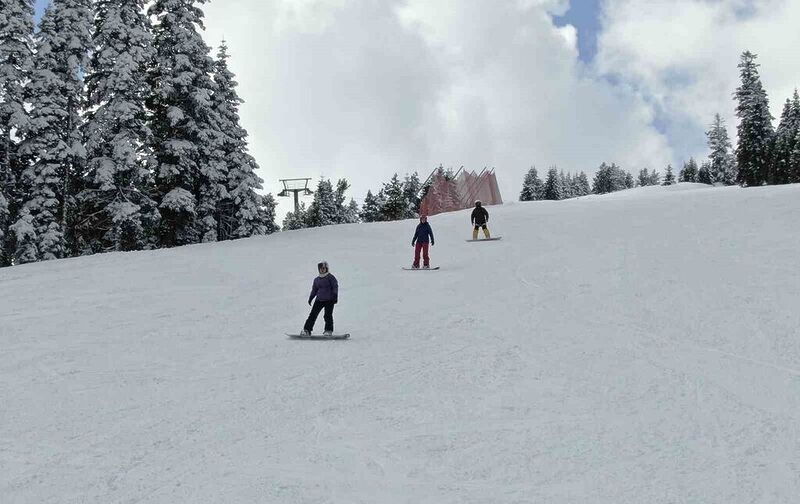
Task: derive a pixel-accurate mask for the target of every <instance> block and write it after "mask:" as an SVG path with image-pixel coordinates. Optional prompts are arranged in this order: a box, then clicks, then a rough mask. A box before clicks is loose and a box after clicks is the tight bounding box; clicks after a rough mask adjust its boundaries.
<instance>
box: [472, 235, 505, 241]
mask: <svg viewBox="0 0 800 504" xmlns="http://www.w3.org/2000/svg"><path fill="white" fill-rule="evenodd" d="M502 239H503V237H502V236H498V237H497V238H478V239H477V240H464V241H467V242H482V241H497V240H502Z"/></svg>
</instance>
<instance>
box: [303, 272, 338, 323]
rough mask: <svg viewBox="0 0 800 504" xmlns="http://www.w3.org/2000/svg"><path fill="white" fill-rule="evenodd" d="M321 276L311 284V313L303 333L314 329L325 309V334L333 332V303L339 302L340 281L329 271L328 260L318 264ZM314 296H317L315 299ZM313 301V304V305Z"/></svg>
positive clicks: (309, 299)
mask: <svg viewBox="0 0 800 504" xmlns="http://www.w3.org/2000/svg"><path fill="white" fill-rule="evenodd" d="M317 269H318V270H319V276H318V277H317V278H315V279H314V284H313V285H312V286H311V295H309V296H308V305H309V306H311V313H310V314H309V315H308V319H306V323H305V325H304V326H303V332H302V334H303V335H305V336H308V335H310V334H311V331H313V330H314V323H316V321H317V317H319V312H321V311H322V310H323V309H324V310H325V315H324V317H323V318H324V319H325V332H324V333H323V334H325V336H330V335H331V334H333V305H335V304H336V303H338V302H339V282H337V281H336V277H335V276H333V275H332V274H331V273H330V272H329V271H328V263H327V261H322V262H321V263H319V264H317ZM314 298H317V299H316V301H314ZM312 301H313V305H312Z"/></svg>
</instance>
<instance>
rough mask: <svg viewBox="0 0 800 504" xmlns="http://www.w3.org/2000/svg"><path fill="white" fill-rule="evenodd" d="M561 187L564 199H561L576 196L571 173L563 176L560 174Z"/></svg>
mask: <svg viewBox="0 0 800 504" xmlns="http://www.w3.org/2000/svg"><path fill="white" fill-rule="evenodd" d="M560 176H561V186H562V187H563V188H564V198H563V199H570V198H574V197H575V196H576V193H575V182H574V181H573V179H572V173H567V174H566V175H564V172H563V171H562V172H561V174H560Z"/></svg>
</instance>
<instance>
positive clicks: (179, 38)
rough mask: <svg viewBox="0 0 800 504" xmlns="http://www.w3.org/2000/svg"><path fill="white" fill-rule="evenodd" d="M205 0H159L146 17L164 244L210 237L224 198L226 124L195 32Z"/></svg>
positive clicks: (205, 49) (208, 61) (206, 55)
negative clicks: (223, 133) (150, 37)
mask: <svg viewBox="0 0 800 504" xmlns="http://www.w3.org/2000/svg"><path fill="white" fill-rule="evenodd" d="M205 2H206V0H155V1H154V2H153V3H152V5H151V6H150V8H149V9H148V14H149V15H150V17H151V18H154V19H155V20H156V24H155V26H154V28H153V33H154V39H153V41H154V47H155V51H156V56H155V59H154V64H153V67H152V69H151V71H150V72H149V75H148V79H149V82H150V84H151V86H152V88H153V94H152V95H151V97H150V99H149V100H148V103H147V104H148V107H149V109H150V110H151V112H152V149H153V154H154V157H153V159H154V165H155V166H154V168H155V181H156V194H157V197H158V203H159V209H160V211H161V226H160V229H159V238H160V243H161V245H163V246H167V247H172V246H176V245H185V244H190V243H197V242H199V241H201V240H202V241H211V240H213V239H215V238H216V236H217V222H216V220H217V219H216V217H217V215H216V213H217V211H218V209H219V207H220V206H221V205H222V201H223V200H224V199H225V198H226V196H227V194H226V191H225V189H226V188H225V183H226V182H227V173H225V168H226V164H225V161H224V159H222V152H223V151H224V148H223V146H222V143H223V141H222V138H221V135H220V134H219V130H218V129H217V125H219V124H221V121H220V120H219V118H217V117H216V112H215V111H214V108H213V101H212V95H213V94H214V91H215V90H216V85H215V84H214V82H213V81H212V79H211V73H212V71H213V69H214V68H213V67H214V63H213V60H212V59H211V58H210V57H209V47H208V46H207V45H206V43H205V42H204V41H203V38H202V37H201V36H200V34H199V33H198V31H197V28H198V27H200V28H202V26H203V24H202V23H203V11H202V9H201V8H200V7H199V5H200V4H203V3H205Z"/></svg>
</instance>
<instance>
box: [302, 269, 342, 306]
mask: <svg viewBox="0 0 800 504" xmlns="http://www.w3.org/2000/svg"><path fill="white" fill-rule="evenodd" d="M314 297H316V298H317V301H320V302H323V303H325V302H328V301H333V302H334V304H335V303H338V302H339V282H337V281H336V277H335V276H333V275H332V274H330V273H328V274H327V275H325V276H324V277H323V276H318V277H317V278H315V279H314V285H312V286H311V295H310V296H308V302H309V303H311V301H312V300H313V299H314Z"/></svg>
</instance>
